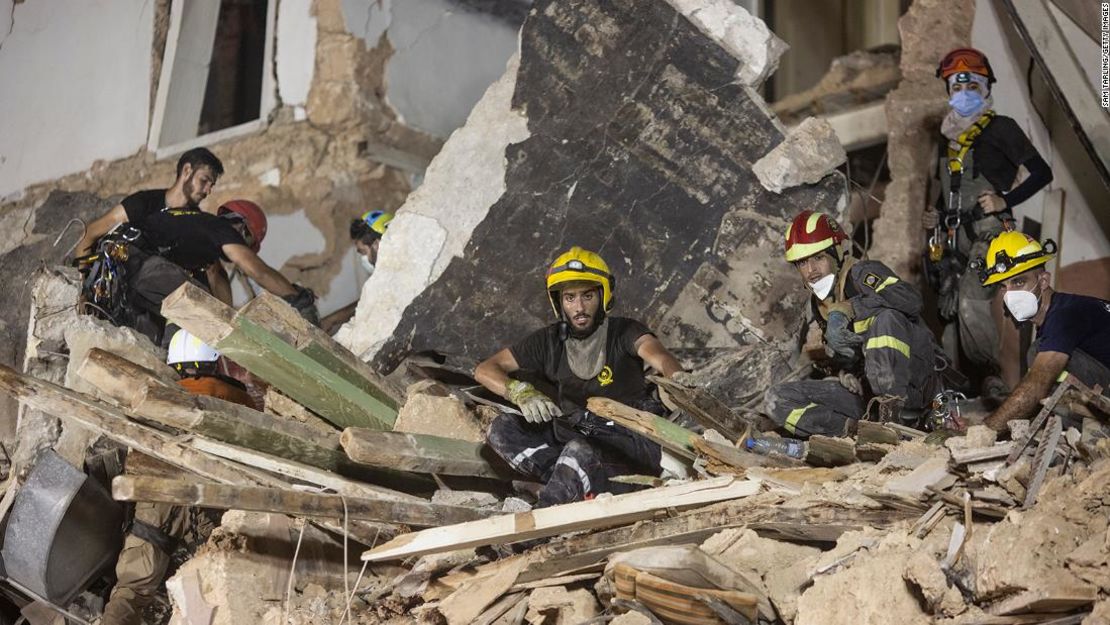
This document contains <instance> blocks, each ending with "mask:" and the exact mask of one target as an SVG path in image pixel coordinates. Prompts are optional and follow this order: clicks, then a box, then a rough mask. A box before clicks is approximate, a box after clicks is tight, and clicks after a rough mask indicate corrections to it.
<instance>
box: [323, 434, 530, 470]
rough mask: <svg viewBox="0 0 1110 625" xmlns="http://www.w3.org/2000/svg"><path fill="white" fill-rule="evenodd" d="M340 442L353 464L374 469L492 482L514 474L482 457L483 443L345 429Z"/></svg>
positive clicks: (423, 435)
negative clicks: (462, 476) (462, 477)
mask: <svg viewBox="0 0 1110 625" xmlns="http://www.w3.org/2000/svg"><path fill="white" fill-rule="evenodd" d="M339 442H340V444H341V445H342V446H343V449H345V450H346V451H347V456H348V457H349V458H350V459H351V460H352V461H354V462H357V463H359V464H364V465H367V466H371V467H390V468H394V469H398V470H401V471H416V472H418V473H434V474H437V475H465V476H471V477H486V478H493V479H504V478H511V477H512V475H513V472H512V471H511V470H509V469H508V468H502V467H501V466H500V465H499V464H496V460H495V461H494V462H491V461H490V460H487V459H486V458H485V457H483V450H484V449H487V448H486V447H485V445H483V444H481V443H472V442H470V441H463V440H458V439H454V438H445V437H442V436H431V435H427V434H408V433H405V432H382V431H379V430H368V429H366V428H347V429H346V430H343V434H342V436H340V437H339ZM486 453H490V452H488V451H487V452H486Z"/></svg>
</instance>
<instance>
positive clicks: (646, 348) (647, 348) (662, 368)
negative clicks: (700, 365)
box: [636, 334, 682, 378]
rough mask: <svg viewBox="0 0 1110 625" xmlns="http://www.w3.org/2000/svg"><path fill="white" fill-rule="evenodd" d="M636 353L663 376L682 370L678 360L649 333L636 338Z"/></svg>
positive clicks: (666, 376) (667, 376) (669, 375)
mask: <svg viewBox="0 0 1110 625" xmlns="http://www.w3.org/2000/svg"><path fill="white" fill-rule="evenodd" d="M636 355H637V356H639V357H640V358H642V359H643V361H644V362H646V363H647V364H648V366H650V367H651V368H652V369H655V370H656V371H658V372H659V373H660V374H661V375H662V376H663V377H665V378H669V377H671V376H673V375H674V374H676V373H678V372H679V371H682V365H680V364H678V360H677V359H676V358H675V357H674V356H673V355H671V353H670V352H669V351H667V348H666V347H663V344H662V343H660V342H659V339H657V338H655V337H654V336H652V335H651V334H645V335H643V336H641V337H640V338H638V339H636Z"/></svg>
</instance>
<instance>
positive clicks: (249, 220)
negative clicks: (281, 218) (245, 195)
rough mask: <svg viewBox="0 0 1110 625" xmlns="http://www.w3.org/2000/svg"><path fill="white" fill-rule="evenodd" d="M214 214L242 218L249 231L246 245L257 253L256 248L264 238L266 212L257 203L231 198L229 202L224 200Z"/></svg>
mask: <svg viewBox="0 0 1110 625" xmlns="http://www.w3.org/2000/svg"><path fill="white" fill-rule="evenodd" d="M216 214H217V215H219V216H220V217H228V218H229V219H242V220H243V221H244V222H245V223H246V224H247V231H248V232H249V233H250V239H251V240H250V241H247V246H248V247H250V248H251V250H253V251H254V253H255V254H257V253H258V250H259V249H261V248H262V240H263V239H265V238H266V213H263V212H262V208H261V207H259V206H258V204H255V203H254V202H252V201H250V200H231V201H230V202H224V203H223V204H222V205H221V206H220V208H219V209H218V210H217V211H216ZM236 215H237V216H238V217H236Z"/></svg>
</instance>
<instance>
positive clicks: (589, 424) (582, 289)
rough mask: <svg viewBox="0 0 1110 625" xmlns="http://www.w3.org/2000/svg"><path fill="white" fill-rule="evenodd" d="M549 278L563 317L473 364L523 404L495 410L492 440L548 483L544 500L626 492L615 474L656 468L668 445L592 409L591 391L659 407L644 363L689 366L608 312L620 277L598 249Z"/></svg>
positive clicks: (563, 259)
mask: <svg viewBox="0 0 1110 625" xmlns="http://www.w3.org/2000/svg"><path fill="white" fill-rule="evenodd" d="M546 281H547V291H548V298H549V299H550V303H551V307H552V311H553V312H554V313H555V317H556V319H557V322H556V323H553V324H551V325H549V326H547V327H545V328H541V329H539V330H537V331H535V332H533V333H532V334H530V335H528V336H527V337H525V338H524V339H523V340H521V341H519V342H517V343H515V344H514V345H512V346H511V347H507V348H505V349H502V350H501V351H499V352H497V353H496V354H494V355H493V356H491V357H490V358H488V359H486V360H484V361H483V362H481V363H480V364H479V365H478V366H477V368H476V369H475V371H474V377H475V379H476V380H478V381H479V382H480V383H481V384H482V385H483V386H485V387H486V388H487V389H489V390H490V391H492V392H494V393H496V394H498V395H500V396H502V397H505V398H507V399H509V400H510V401H512V402H513V403H514V404H516V405H517V406H518V407H519V408H520V414H513V413H502V414H501V415H499V416H498V417H497V418H496V419H494V421H493V423H492V424H491V425H490V429H489V434H488V442H489V445H490V447H492V448H493V450H494V451H495V452H496V453H497V454H498V455H499V456H501V457H502V458H504V459H505V461H506V462H508V463H509V464H510V465H511V466H512V467H513V468H515V469H517V470H518V471H520V472H522V473H525V474H527V475H529V476H532V477H534V478H536V479H538V480H540V481H542V482H544V486H543V488H542V489H541V490H540V492H539V496H538V504H537V505H539V506H551V505H556V504H561V503H568V502H571V501H579V500H582V499H585V498H589V497H592V496H593V495H596V494H598V493H604V492H627V490H630V489H628V488H627V487H624V485H621V484H618V483H611V482H609V478H610V477H613V476H615V475H621V474H629V473H640V474H643V473H647V474H652V475H658V474H659V472H660V458H661V450H660V447H659V445H657V444H656V443H654V442H652V441H649V440H647V439H646V438H644V437H642V436H640V435H638V434H635V433H633V432H631V431H629V430H627V429H625V428H624V427H622V426H620V425H617V424H615V423H613V422H612V421H609V420H606V419H602V418H600V417H598V416H596V415H594V414H592V413H590V412H588V411H586V410H585V408H586V400H587V399H588V398H590V397H608V398H611V399H614V400H616V401H619V402H621V403H624V404H626V405H629V406H632V407H635V408H640V409H644V410H649V411H652V412H656V413H661V412H662V410H663V407H662V404H660V403H659V402H658V401H657V400H654V399H653V398H652V395H651V391H652V386H651V385H650V384H649V383H648V381H647V380H646V379H645V375H644V364H645V363H647V364H648V365H649V366H651V367H652V368H653V369H655V370H656V371H658V372H659V373H660V374H661V375H663V376H666V377H670V376H672V375H673V374H674V373H676V372H678V371H680V370H681V367H680V365H679V364H678V361H677V360H675V358H674V356H672V355H671V354H670V352H668V351H667V349H666V348H665V347H663V344H662V343H660V342H659V339H657V338H656V337H655V335H654V334H652V333H651V330H649V329H648V328H647V327H646V326H644V325H643V324H641V323H640V322H638V321H635V320H632V319H628V318H625V317H613V316H609V312H610V311H611V310H612V307H613V292H614V287H613V284H614V279H613V275H612V272H610V270H609V266H608V265H607V264H606V263H605V261H604V260H602V258H601V257H600V256H599V255H597V254H596V253H594V252H590V251H587V250H584V249H582V248H581V247H577V246H575V247H572V248H570V250H568V251H567V252H565V253H563V254H561V255H560V256H559V257H558V258H557V259H555V262H553V263H552V264H551V266H550V268H549V269H548V270H547V280H546ZM518 371H523V372H528V373H532V374H534V375H535V376H537V377H538V379H539V380H542V382H543V383H546V384H549V385H551V386H552V387H553V388H554V391H555V393H554V395H548V394H547V393H545V392H543V391H541V390H540V389H538V388H536V387H535V386H533V385H532V384H531V383H529V382H526V381H524V380H521V379H513V378H511V377H510V375H511V374H515V373H517V372H518Z"/></svg>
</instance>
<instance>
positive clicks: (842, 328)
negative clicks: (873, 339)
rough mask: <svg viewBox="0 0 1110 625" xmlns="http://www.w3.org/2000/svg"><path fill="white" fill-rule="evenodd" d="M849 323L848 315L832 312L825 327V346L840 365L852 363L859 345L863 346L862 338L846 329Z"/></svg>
mask: <svg viewBox="0 0 1110 625" xmlns="http://www.w3.org/2000/svg"><path fill="white" fill-rule="evenodd" d="M850 323H851V320H850V319H849V318H848V315H846V314H844V312H842V311H840V310H833V311H830V312H829V319H828V324H827V325H826V326H825V345H826V346H828V348H829V349H830V350H832V353H833V357H834V358H835V359H836V360H837V361H839V362H841V363H851V362H854V361H855V360H856V357H857V356H858V354H859V347H860V345H863V337H862V336H860V335H858V334H856V333H855V332H852V329H851V328H850V327H848V324H850Z"/></svg>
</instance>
